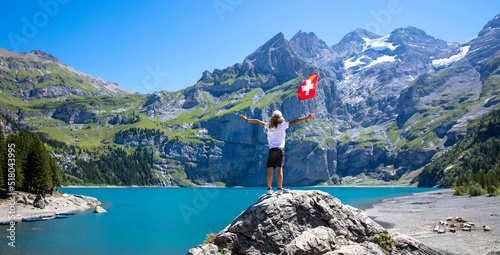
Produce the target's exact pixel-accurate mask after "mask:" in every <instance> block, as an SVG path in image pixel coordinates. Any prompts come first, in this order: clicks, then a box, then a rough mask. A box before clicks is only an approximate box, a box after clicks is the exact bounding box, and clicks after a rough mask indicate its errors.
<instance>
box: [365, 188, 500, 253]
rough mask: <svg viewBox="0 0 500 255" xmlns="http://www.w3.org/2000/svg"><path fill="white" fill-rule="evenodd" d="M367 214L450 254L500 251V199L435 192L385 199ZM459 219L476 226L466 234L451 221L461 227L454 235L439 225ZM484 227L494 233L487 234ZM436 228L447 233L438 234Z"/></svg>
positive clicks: (392, 228) (450, 191)
mask: <svg viewBox="0 0 500 255" xmlns="http://www.w3.org/2000/svg"><path fill="white" fill-rule="evenodd" d="M364 211H365V212H366V213H367V214H368V216H369V217H370V218H372V219H373V220H375V221H376V222H377V223H379V224H380V225H381V226H383V227H384V228H386V229H387V230H388V231H389V232H391V233H392V232H399V233H401V234H404V235H407V236H410V237H413V238H415V239H417V240H419V241H421V242H423V243H425V244H428V245H430V246H432V247H434V248H436V249H438V250H440V251H442V252H444V253H446V254H488V253H489V252H500V197H489V196H486V195H483V196H477V197H471V196H453V190H451V189H444V190H434V191H427V192H421V193H413V194H411V195H408V196H402V197H394V198H387V199H382V201H380V202H379V203H374V204H373V205H372V206H371V207H370V208H367V209H364ZM456 216H459V217H464V218H465V219H466V220H467V221H469V222H473V223H475V226H473V227H472V228H471V231H470V232H466V231H463V230H462V227H460V224H459V223H458V222H456V221H450V222H449V223H455V224H457V228H456V229H457V231H456V232H455V233H452V232H449V229H450V227H447V226H442V225H440V224H439V222H440V221H445V220H446V219H447V218H448V217H456ZM483 225H486V226H489V227H490V228H491V231H487V232H486V231H483V227H482V226H483ZM435 226H438V227H439V229H443V230H446V232H445V233H443V234H437V233H436V232H434V231H433V229H434V228H435Z"/></svg>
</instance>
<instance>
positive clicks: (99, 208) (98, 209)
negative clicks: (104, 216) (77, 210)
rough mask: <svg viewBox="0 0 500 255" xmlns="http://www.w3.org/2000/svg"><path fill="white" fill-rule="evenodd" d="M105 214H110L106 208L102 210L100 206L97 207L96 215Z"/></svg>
mask: <svg viewBox="0 0 500 255" xmlns="http://www.w3.org/2000/svg"><path fill="white" fill-rule="evenodd" d="M105 212H108V211H106V210H105V209H104V208H102V207H100V206H96V207H95V210H94V213H105Z"/></svg>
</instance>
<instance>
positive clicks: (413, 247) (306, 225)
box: [188, 190, 444, 255]
mask: <svg viewBox="0 0 500 255" xmlns="http://www.w3.org/2000/svg"><path fill="white" fill-rule="evenodd" d="M188 254H189V255H198V254H199V255H201V254H226V255H227V254H429V255H432V254H444V253H442V252H440V251H438V250H436V249H434V248H432V247H430V246H428V245H426V244H424V243H422V242H420V241H418V240H416V239H413V238H411V237H408V236H404V235H401V234H399V233H388V231H387V230H386V229H385V228H383V227H382V226H380V225H379V224H378V223H376V222H375V221H373V220H372V219H370V218H369V217H368V216H367V215H366V213H365V212H364V211H362V210H359V209H357V208H354V207H352V206H349V205H344V204H342V203H341V202H340V200H339V199H338V198H335V197H333V196H331V195H330V194H328V193H325V192H322V191H317V190H311V191H299V190H292V191H290V192H289V193H286V194H282V195H279V196H278V195H272V196H262V197H261V198H259V201H258V202H257V203H256V204H254V205H252V206H250V207H248V209H247V210H246V211H244V212H242V213H241V214H240V215H239V216H238V217H236V219H234V220H233V222H231V224H229V225H228V226H227V227H226V228H225V229H224V230H222V231H221V232H220V233H218V234H217V235H216V236H215V238H213V239H212V240H210V241H206V242H205V244H203V245H199V246H197V247H195V248H192V249H191V250H189V252H188Z"/></svg>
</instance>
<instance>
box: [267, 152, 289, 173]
mask: <svg viewBox="0 0 500 255" xmlns="http://www.w3.org/2000/svg"><path fill="white" fill-rule="evenodd" d="M266 166H267V167H273V168H276V167H283V166H285V149H283V148H271V149H269V157H268V158H267V164H266Z"/></svg>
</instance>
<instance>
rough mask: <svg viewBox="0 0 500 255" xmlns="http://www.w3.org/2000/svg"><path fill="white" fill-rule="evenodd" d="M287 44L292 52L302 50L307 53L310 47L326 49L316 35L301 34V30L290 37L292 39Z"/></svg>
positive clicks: (311, 33)
mask: <svg viewBox="0 0 500 255" xmlns="http://www.w3.org/2000/svg"><path fill="white" fill-rule="evenodd" d="M289 43H290V46H291V47H292V49H294V50H297V49H303V50H306V51H307V50H309V49H310V48H311V47H318V48H328V46H327V45H326V43H325V42H324V41H322V40H320V39H318V36H316V34H314V33H313V32H310V33H306V32H302V30H300V31H299V32H297V33H296V34H295V35H294V36H293V37H292V39H290V41H289Z"/></svg>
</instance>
